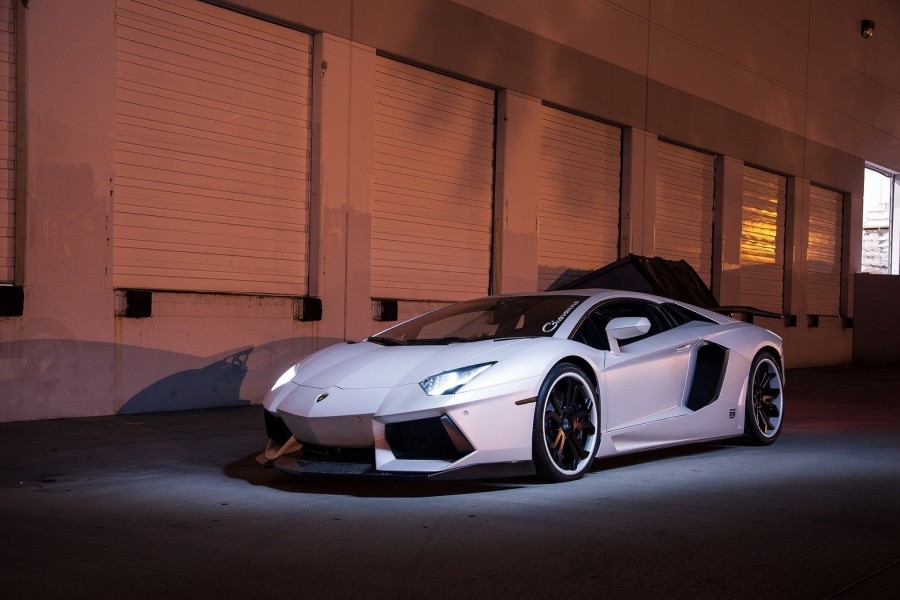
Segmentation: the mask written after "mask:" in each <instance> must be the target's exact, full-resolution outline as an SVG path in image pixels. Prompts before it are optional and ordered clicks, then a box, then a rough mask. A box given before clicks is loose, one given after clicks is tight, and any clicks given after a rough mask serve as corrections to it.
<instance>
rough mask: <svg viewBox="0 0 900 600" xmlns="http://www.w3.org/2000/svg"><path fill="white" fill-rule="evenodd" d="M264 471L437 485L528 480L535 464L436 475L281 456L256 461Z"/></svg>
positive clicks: (461, 469)
mask: <svg viewBox="0 0 900 600" xmlns="http://www.w3.org/2000/svg"><path fill="white" fill-rule="evenodd" d="M256 461H257V462H258V463H260V464H261V465H263V466H264V467H267V468H270V469H275V470H276V471H281V472H282V473H288V474H290V475H300V476H312V477H354V478H363V479H384V478H393V479H429V480H433V481H448V480H464V479H502V478H507V477H527V476H530V475H534V474H535V472H536V471H535V469H534V463H533V462H531V461H530V460H520V461H513V462H504V463H487V464H479V465H470V466H467V467H459V468H456V469H447V470H446V471H437V472H432V473H427V472H416V471H379V470H378V469H376V468H375V465H374V464H373V463H371V462H353V461H317V460H307V459H304V458H298V457H294V456H280V457H278V458H275V459H272V460H270V459H268V458H266V456H265V453H262V454H260V455H259V456H257V457H256Z"/></svg>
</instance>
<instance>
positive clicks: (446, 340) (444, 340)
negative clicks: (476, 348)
mask: <svg viewBox="0 0 900 600" xmlns="http://www.w3.org/2000/svg"><path fill="white" fill-rule="evenodd" d="M471 341H472V340H470V339H469V338H464V337H459V336H453V335H448V336H446V337H441V338H422V339H418V340H409V342H408V343H410V344H421V345H422V346H427V345H440V344H454V343H465V342H471Z"/></svg>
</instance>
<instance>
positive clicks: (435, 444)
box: [384, 415, 475, 462]
mask: <svg viewBox="0 0 900 600" xmlns="http://www.w3.org/2000/svg"><path fill="white" fill-rule="evenodd" d="M384 433H385V439H386V440H387V443H388V445H389V446H390V447H391V451H392V452H393V453H394V456H396V457H397V458H399V459H401V460H402V459H405V460H446V461H451V462H452V461H455V460H459V459H460V458H462V457H463V456H465V455H466V454H469V453H471V452H473V451H474V450H475V448H473V447H472V444H470V443H469V440H467V439H466V436H464V435H463V434H462V432H461V431H460V430H459V428H458V427H457V426H456V425H455V424H454V423H453V421H452V420H450V417H448V416H447V415H444V416H442V417H433V418H430V419H419V420H416V421H402V422H400V423H388V424H387V425H385V430H384Z"/></svg>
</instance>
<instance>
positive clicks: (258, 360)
mask: <svg viewBox="0 0 900 600" xmlns="http://www.w3.org/2000/svg"><path fill="white" fill-rule="evenodd" d="M50 321H51V322H49V324H48V323H47V322H44V323H38V320H34V321H32V322H31V323H30V324H29V325H30V326H29V328H28V330H27V331H24V332H23V334H24V335H27V336H28V339H25V340H15V341H9V342H2V343H0V421H10V420H31V419H47V418H61V417H69V416H85V415H106V414H113V413H117V412H118V413H142V412H163V411H176V410H193V409H199V408H211V407H220V406H238V405H245V404H251V403H257V402H260V401H261V400H262V398H263V396H264V395H265V393H266V392H267V391H268V389H269V387H270V386H271V385H272V383H273V382H274V381H275V380H276V379H277V378H278V376H279V375H281V374H282V373H283V372H284V370H285V369H287V368H288V367H289V366H290V365H291V364H293V363H295V362H297V361H298V360H300V359H301V358H303V357H304V356H306V355H308V354H310V353H311V352H313V351H314V350H316V349H318V348H324V347H326V346H330V345H333V344H336V343H339V342H342V341H343V340H339V339H332V338H328V339H323V338H318V339H314V338H287V339H281V340H275V341H271V342H267V343H265V344H259V345H256V346H250V347H246V346H245V347H242V348H238V349H231V350H226V351H224V352H222V353H220V354H216V355H212V356H194V355H191V354H184V353H179V352H170V351H166V350H158V349H153V348H144V347H137V346H128V345H116V344H112V343H106V342H92V341H84V340H78V339H72V338H71V337H69V336H68V335H67V334H68V331H67V330H65V329H64V326H63V325H62V324H61V323H59V322H58V321H52V320H50Z"/></svg>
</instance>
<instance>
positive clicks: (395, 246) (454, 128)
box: [371, 56, 495, 301]
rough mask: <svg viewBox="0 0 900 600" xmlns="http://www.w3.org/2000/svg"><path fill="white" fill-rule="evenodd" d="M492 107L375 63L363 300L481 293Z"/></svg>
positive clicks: (467, 90) (485, 98) (477, 95)
mask: <svg viewBox="0 0 900 600" xmlns="http://www.w3.org/2000/svg"><path fill="white" fill-rule="evenodd" d="M494 102H495V94H494V92H493V91H492V90H489V89H486V88H483V87H480V86H477V85H473V84H471V83H467V82H464V81H460V80H457V79H453V78H451V77H447V76H444V75H440V74H437V73H432V72H430V71H426V70H424V69H419V68H416V67H412V66H410V65H406V64H403V63H400V62H397V61H394V60H390V59H387V58H384V57H381V56H379V57H377V63H376V76H375V155H374V172H373V176H372V178H373V195H372V198H373V206H372V275H371V293H372V296H374V297H386V298H400V299H410V300H437V301H454V300H462V299H465V298H472V297H475V296H480V295H483V294H485V293H487V291H488V287H489V280H490V263H491V220H492V215H493V206H492V202H493V181H494Z"/></svg>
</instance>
